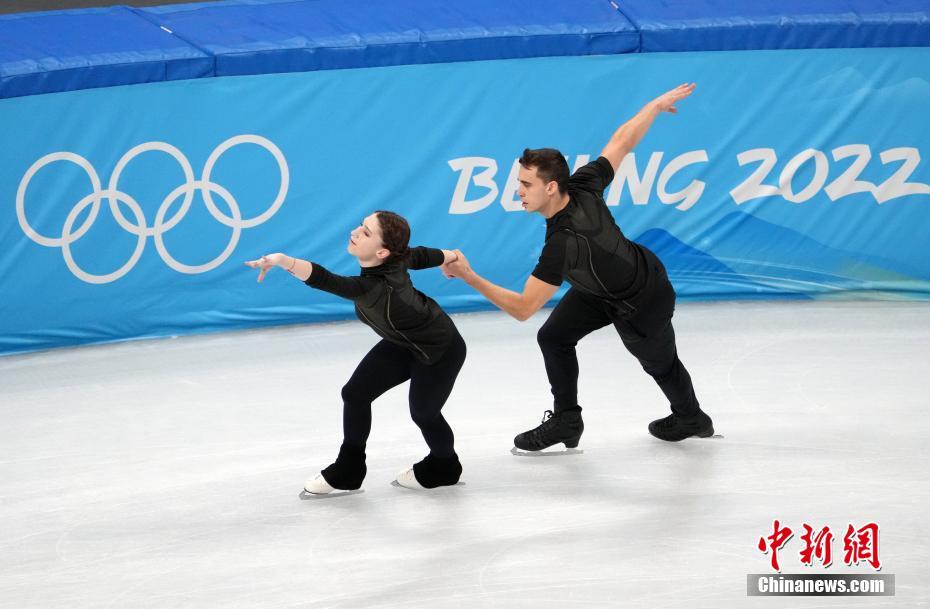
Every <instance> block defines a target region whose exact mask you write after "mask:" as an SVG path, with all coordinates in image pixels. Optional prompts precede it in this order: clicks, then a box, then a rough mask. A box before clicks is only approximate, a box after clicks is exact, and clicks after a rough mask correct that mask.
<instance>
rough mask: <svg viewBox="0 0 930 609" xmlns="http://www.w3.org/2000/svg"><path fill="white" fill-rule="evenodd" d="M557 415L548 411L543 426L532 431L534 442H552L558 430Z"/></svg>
mask: <svg viewBox="0 0 930 609" xmlns="http://www.w3.org/2000/svg"><path fill="white" fill-rule="evenodd" d="M554 415H555V413H553V412H552V411H551V410H547V411H546V412H544V413H543V418H542V422H541V425H539V427H537V428H536V429H534V430H533V431H532V438H533V441H534V442H542V443H544V444H548V443H550V441H551V436H552V434H553V433H554V432H555V431H556V429H557V428H558V424H559V421H558V419H557V418H554Z"/></svg>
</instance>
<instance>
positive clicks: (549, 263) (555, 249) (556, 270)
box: [531, 233, 568, 286]
mask: <svg viewBox="0 0 930 609" xmlns="http://www.w3.org/2000/svg"><path fill="white" fill-rule="evenodd" d="M567 238H568V237H567V235H566V234H565V233H555V234H553V235H552V236H550V237H549V238H548V239H547V240H546V245H544V246H543V251H542V254H540V256H539V262H538V263H537V264H536V268H535V269H533V272H532V273H531V275H533V277H535V278H536V279H539V280H540V281H545V282H546V283H548V284H549V285H555V286H559V285H562V281H563V280H564V279H565V241H566V239H567Z"/></svg>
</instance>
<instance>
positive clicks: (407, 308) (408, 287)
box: [305, 247, 458, 364]
mask: <svg viewBox="0 0 930 609" xmlns="http://www.w3.org/2000/svg"><path fill="white" fill-rule="evenodd" d="M443 259H444V256H443V253H442V250H438V249H433V248H427V247H414V248H410V252H409V255H408V256H407V257H406V258H404V259H403V260H396V261H393V262H388V263H385V264H381V265H379V266H373V267H367V268H362V270H361V275H360V276H357V277H345V276H342V275H336V274H335V273H331V272H329V271H328V270H326V269H325V268H323V267H322V266H320V265H319V264H317V263H313V271H312V272H311V273H310V277H308V278H307V281H306V282H305V283H306V284H307V285H308V286H310V287H313V288H317V289H318V290H323V291H326V292H330V293H331V294H335V295H337V296H341V297H342V298H347V299H349V300H352V301H353V302H354V303H355V314H356V315H357V316H358V318H359V319H360V320H361V321H362V322H363V323H365V324H366V325H368V326H370V327H371V328H372V329H373V330H374V331H375V332H376V333H377V334H378V335H379V336H381V337H382V338H384V339H385V340H388V341H390V342H392V343H395V344H397V345H400V346H402V347H405V348H407V349H409V350H410V351H412V352H413V354H414V356H415V357H416V358H417V359H419V360H420V361H422V362H424V363H427V364H432V363H435V362H437V361H439V359H440V358H441V357H442V355H443V353H445V351H446V348H447V347H448V346H449V345H450V344H451V342H452V339H453V338H454V337H456V336H457V335H458V330H457V329H456V327H455V324H453V323H452V319H450V318H449V316H448V315H447V314H446V312H445V311H443V310H442V308H441V307H440V306H439V305H438V304H437V303H436V301H435V300H433V299H432V298H430V297H429V296H427V295H425V294H424V293H423V292H420V291H419V290H417V289H416V288H415V287H413V283H412V282H411V281H410V275H409V274H408V273H407V271H408V269H413V270H418V269H427V268H431V267H436V266H439V265H441V264H442V262H443Z"/></svg>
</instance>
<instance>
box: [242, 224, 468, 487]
mask: <svg viewBox="0 0 930 609" xmlns="http://www.w3.org/2000/svg"><path fill="white" fill-rule="evenodd" d="M409 240H410V226H409V225H408V224H407V221H406V220H405V219H404V218H402V217H401V216H399V215H397V214H395V213H393V212H390V211H376V212H375V213H373V214H371V215H370V216H368V217H366V218H365V219H364V220H363V221H362V224H361V225H360V226H358V227H357V228H356V229H355V230H353V231H352V233H351V234H350V236H349V244H348V248H347V249H348V251H349V253H350V254H352V255H353V256H355V257H356V258H357V259H358V263H359V266H360V267H361V275H359V276H352V277H343V276H341V275H336V274H334V273H330V272H329V271H327V270H326V269H325V268H323V267H322V266H320V265H319V264H316V263H311V262H308V261H306V260H301V259H299V258H294V257H292V256H288V255H286V254H281V253H276V254H267V255H265V256H262V257H261V258H259V259H258V260H251V261H249V262H246V264H247V265H248V266H250V267H252V268H255V269H260V270H261V272H260V273H259V275H258V281H262V280H263V279H264V278H265V274H266V273H268V271H269V270H270V269H271V268H273V267H276V266H278V267H281V268H283V269H285V270H286V271H287V272H289V273H290V274H291V275H293V276H294V277H297V278H298V279H300V280H302V281H303V282H304V283H306V284H307V285H308V286H310V287H313V288H317V289H318V290H324V291H326V292H330V293H332V294H336V295H337V296H341V297H342V298H347V299H349V300H352V301H353V302H354V303H355V313H356V315H357V316H358V318H359V319H360V320H361V321H362V322H364V323H365V324H367V325H368V326H371V328H372V329H373V330H374V331H375V332H376V333H377V334H378V335H379V336H381V341H380V342H378V344H376V345H375V346H374V347H373V348H372V349H371V351H369V352H368V354H367V355H366V356H365V357H364V358H363V359H362V361H361V362H360V363H359V365H358V367H357V368H356V369H355V372H354V373H353V374H352V377H351V378H350V379H349V382H348V383H346V385H345V387H343V388H342V400H343V441H342V446H341V447H340V449H339V456H338V457H337V458H336V461H335V462H334V463H333V464H331V465H330V466H329V467H327V468H326V469H324V470H323V471H321V472H320V473H319V475H317V476H316V477H314V478H312V479H310V480H308V481H307V483H306V484H305V485H304V489H305V490H306V491H307V492H308V493H312V494H320V495H323V494H327V493H331V492H332V491H334V490H342V491H351V490H355V489H358V488H359V487H361V485H362V480H364V479H365V474H366V473H367V468H366V466H365V444H366V442H367V440H368V434H369V433H370V431H371V403H372V401H374V400H375V399H376V398H378V397H379V396H380V395H381V394H383V393H384V392H386V391H387V390H388V389H391V388H392V387H396V386H397V385H400V384H401V383H403V382H404V381H406V380H408V379H409V380H410V415H411V417H413V422H414V423H416V424H417V426H418V427H419V428H420V431H421V432H422V433H423V438H424V439H425V440H426V444H427V445H428V446H429V449H430V452H429V454H428V455H427V456H426V457H425V458H424V459H423V460H422V461H420V462H419V463H416V464H415V465H413V466H412V467H410V468H408V469H406V470H405V471H403V472H401V473H400V474H398V476H397V483H398V484H400V485H401V486H404V487H407V488H415V489H423V488H428V489H429V488H436V487H439V486H448V485H453V484H456V483H457V482H458V481H459V477H460V476H461V474H462V465H461V464H460V463H459V458H458V455H456V454H455V450H454V448H453V441H454V440H453V435H452V429H451V428H450V427H449V424H448V423H447V422H446V420H445V418H443V416H442V413H441V410H442V407H443V405H444V404H445V403H446V399H448V397H449V394H450V393H451V392H452V386H453V384H454V383H455V378H456V377H457V376H458V373H459V370H461V368H462V364H463V363H464V362H465V341H463V340H462V337H461V336H460V335H459V332H458V330H457V329H456V327H455V324H453V323H452V320H451V319H450V318H449V316H448V315H447V314H446V312H445V311H443V310H442V309H441V308H440V307H439V305H438V304H436V301H434V300H433V299H432V298H430V297H428V296H426V295H425V294H423V293H422V292H420V291H419V290H417V289H416V288H414V287H413V284H412V283H411V282H410V276H409V275H408V274H407V271H408V269H414V270H417V269H425V268H430V267H437V266H440V265H442V264H445V263H448V262H451V261H453V260H455V258H456V255H455V253H453V252H451V251H449V250H439V249H432V248H426V247H413V248H408V242H409Z"/></svg>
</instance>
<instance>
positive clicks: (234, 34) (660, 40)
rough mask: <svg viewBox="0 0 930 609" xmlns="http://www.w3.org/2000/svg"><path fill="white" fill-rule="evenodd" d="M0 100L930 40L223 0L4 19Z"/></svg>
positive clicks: (676, 10)
mask: <svg viewBox="0 0 930 609" xmlns="http://www.w3.org/2000/svg"><path fill="white" fill-rule="evenodd" d="M0 41H2V43H0V98H3V97H19V96H25V95H37V94H43V93H54V92H62V91H71V90H78V89H89V88H99V87H107V86H115V85H122V84H137V83H148V82H158V81H166V80H176V79H185V78H208V77H214V76H229V75H245V74H262V73H282V72H300V71H314V70H330V69H344V68H359V67H373V66H388V65H406V64H424V63H444V62H458V61H477V60H486V59H512V58H526V57H552V56H580V55H614V54H624V53H641V52H656V51H702V50H751V49H789V48H791V49H798V48H804V49H811V48H828V47H909V46H928V45H930V6H928V3H927V2H926V1H925V0H896V1H895V2H888V1H887V0H886V1H876V0H829V1H825V0H821V1H817V2H801V1H799V0H786V1H779V0H753V1H751V2H741V3H731V2H724V1H722V0H696V1H691V0H666V1H664V2H654V1H652V0H624V1H623V2H611V0H573V1H572V2H565V1H564V0H512V1H508V2H500V1H499V0H462V1H459V2H456V3H449V2H430V1H427V0H393V1H391V2H385V1H383V0H227V1H225V2H209V3H192V4H180V5H179V4H173V5H167V6H162V7H154V8H145V9H130V8H126V7H113V8H108V9H86V10H72V11H60V12H48V13H31V14H30V13H26V14H17V15H6V16H2V17H0Z"/></svg>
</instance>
